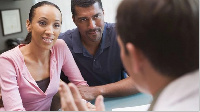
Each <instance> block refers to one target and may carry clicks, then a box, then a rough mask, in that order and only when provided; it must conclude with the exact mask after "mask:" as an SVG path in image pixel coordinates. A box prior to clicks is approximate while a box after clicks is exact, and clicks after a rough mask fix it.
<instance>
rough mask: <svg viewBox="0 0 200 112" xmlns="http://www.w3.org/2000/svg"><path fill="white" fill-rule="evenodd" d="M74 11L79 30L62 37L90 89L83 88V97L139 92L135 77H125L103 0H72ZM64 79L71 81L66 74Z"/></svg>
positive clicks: (113, 30) (81, 90)
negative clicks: (135, 85) (105, 14)
mask: <svg viewBox="0 0 200 112" xmlns="http://www.w3.org/2000/svg"><path fill="white" fill-rule="evenodd" d="M71 12H72V18H73V21H74V23H75V25H76V26H77V28H76V29H74V30H69V31H67V32H65V33H63V34H61V35H60V36H59V38H60V39H63V40H64V41H65V42H66V43H67V45H68V47H69V49H70V50H71V52H72V54H73V57H74V59H75V61H76V64H77V65H78V67H79V69H80V71H81V74H82V76H83V78H84V79H85V80H86V81H87V83H88V85H89V86H90V87H79V90H80V92H81V94H82V96H83V98H84V99H86V100H93V99H94V98H96V96H98V95H100V94H101V95H103V96H105V97H117V96H125V95H130V94H134V93H136V92H137V90H136V89H135V87H134V86H129V85H133V84H134V82H133V78H132V77H127V78H125V75H124V73H125V70H124V68H123V65H122V62H121V59H120V50H119V45H118V43H117V39H116V31H115V26H114V24H109V23H105V22H104V10H103V7H102V2H101V0H71ZM124 78H125V79H124ZM61 79H62V80H63V81H65V82H68V81H66V79H67V77H66V76H65V75H63V74H62V75H61ZM122 79H123V80H122ZM91 86H92V87H91Z"/></svg>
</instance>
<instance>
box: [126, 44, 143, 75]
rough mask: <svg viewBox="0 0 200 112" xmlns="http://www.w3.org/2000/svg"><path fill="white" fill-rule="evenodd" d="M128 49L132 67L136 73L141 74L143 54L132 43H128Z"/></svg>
mask: <svg viewBox="0 0 200 112" xmlns="http://www.w3.org/2000/svg"><path fill="white" fill-rule="evenodd" d="M126 49H127V51H128V54H129V56H130V58H131V60H130V61H131V63H132V64H131V65H132V68H133V72H134V73H139V72H141V67H142V61H143V60H142V59H143V55H142V54H141V53H142V52H141V51H140V50H139V49H137V48H136V47H135V45H133V44H132V43H127V44H126Z"/></svg>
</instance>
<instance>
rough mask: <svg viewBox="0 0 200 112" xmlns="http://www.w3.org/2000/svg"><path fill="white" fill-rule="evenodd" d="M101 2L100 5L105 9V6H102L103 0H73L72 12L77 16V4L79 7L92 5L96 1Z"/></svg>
mask: <svg viewBox="0 0 200 112" xmlns="http://www.w3.org/2000/svg"><path fill="white" fill-rule="evenodd" d="M96 2H97V3H98V4H99V7H100V8H101V9H102V10H103V6H102V2H101V0H71V12H72V15H73V16H75V15H76V11H75V6H78V7H90V6H92V5H93V4H95V3H96Z"/></svg>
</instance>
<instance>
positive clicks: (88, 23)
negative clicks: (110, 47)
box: [73, 2, 104, 42]
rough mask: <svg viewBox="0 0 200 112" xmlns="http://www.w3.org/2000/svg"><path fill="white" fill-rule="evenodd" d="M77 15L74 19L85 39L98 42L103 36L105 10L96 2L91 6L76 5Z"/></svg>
mask: <svg viewBox="0 0 200 112" xmlns="http://www.w3.org/2000/svg"><path fill="white" fill-rule="evenodd" d="M75 11H76V15H74V16H73V21H74V23H75V24H76V26H77V27H78V29H79V32H80V34H81V38H82V39H84V41H91V42H97V41H100V40H101V38H102V33H103V29H104V11H103V10H102V9H101V8H100V7H99V4H98V3H97V2H96V3H95V4H93V5H92V6H90V7H86V8H85V7H78V6H75Z"/></svg>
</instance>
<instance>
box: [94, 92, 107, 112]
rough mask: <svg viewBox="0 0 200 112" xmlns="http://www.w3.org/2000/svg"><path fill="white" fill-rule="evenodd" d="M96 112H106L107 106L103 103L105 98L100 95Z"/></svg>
mask: <svg viewBox="0 0 200 112" xmlns="http://www.w3.org/2000/svg"><path fill="white" fill-rule="evenodd" d="M95 106H96V111H105V106H104V103H103V96H102V95H99V96H98V97H97V98H96V101H95Z"/></svg>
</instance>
